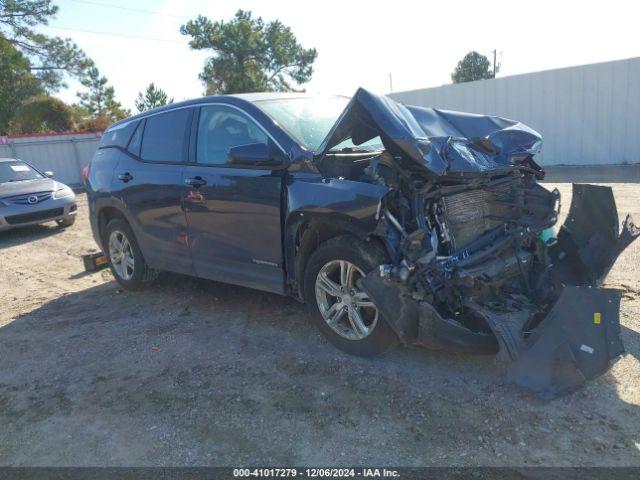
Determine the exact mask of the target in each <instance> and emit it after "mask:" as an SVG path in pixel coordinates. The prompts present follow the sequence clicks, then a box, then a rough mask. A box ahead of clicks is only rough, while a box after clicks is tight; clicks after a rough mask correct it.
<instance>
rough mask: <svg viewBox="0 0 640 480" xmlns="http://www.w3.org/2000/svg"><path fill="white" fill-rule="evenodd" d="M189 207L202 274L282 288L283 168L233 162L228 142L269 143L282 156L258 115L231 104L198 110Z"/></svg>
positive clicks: (187, 174) (188, 173) (187, 175)
mask: <svg viewBox="0 0 640 480" xmlns="http://www.w3.org/2000/svg"><path fill="white" fill-rule="evenodd" d="M196 115H199V116H198V117H197V118H195V120H194V132H193V134H192V142H193V145H194V148H193V149H192V152H191V155H192V158H191V160H192V161H195V162H196V164H190V165H187V166H185V168H184V171H183V181H184V182H185V184H189V192H188V193H187V195H185V200H184V207H185V212H186V217H187V225H188V231H189V244H190V247H191V255H192V258H193V262H194V267H195V270H196V273H197V275H198V276H201V277H205V278H211V279H216V280H220V281H224V282H228V283H234V284H239V285H244V286H248V287H251V288H258V289H261V290H268V291H273V292H278V293H282V292H283V291H284V270H283V264H282V262H283V260H282V243H281V192H282V177H283V172H284V170H283V168H280V167H276V168H274V167H273V166H270V167H260V166H252V165H243V166H241V167H240V166H237V165H235V166H234V165H231V164H230V162H229V158H228V155H227V152H228V150H229V148H230V147H233V146H238V145H245V144H249V143H267V144H268V145H270V147H271V148H272V149H273V151H274V155H276V156H280V157H281V158H282V160H283V162H282V165H283V166H284V158H283V153H282V150H280V149H279V148H278V147H277V146H276V145H275V143H274V141H273V140H272V139H271V138H270V137H269V136H268V134H267V133H266V130H264V129H263V128H262V127H261V126H260V125H259V124H258V123H257V122H256V121H255V120H254V119H253V118H251V117H249V116H248V115H247V114H246V113H245V112H243V111H242V110H240V109H238V108H236V107H233V106H231V105H224V104H215V105H205V106H202V107H201V108H200V109H199V112H198V113H197V114H196Z"/></svg>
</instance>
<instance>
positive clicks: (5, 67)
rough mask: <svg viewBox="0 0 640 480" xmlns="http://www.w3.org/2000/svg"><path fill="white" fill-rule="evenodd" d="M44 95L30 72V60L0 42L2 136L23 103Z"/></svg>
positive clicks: (8, 44) (40, 85) (10, 46)
mask: <svg viewBox="0 0 640 480" xmlns="http://www.w3.org/2000/svg"><path fill="white" fill-rule="evenodd" d="M43 93H44V89H43V88H42V82H41V81H40V79H39V78H38V77H36V76H34V75H33V74H32V73H31V72H30V71H29V60H28V59H27V58H25V57H24V55H22V54H21V53H20V52H19V51H17V50H16V49H15V48H14V47H13V45H11V44H10V43H9V42H6V41H2V40H0V134H3V133H7V128H8V125H9V121H10V120H11V119H12V118H13V116H14V113H15V111H16V109H17V108H18V107H19V106H20V105H22V103H23V102H25V101H26V100H27V99H28V98H29V97H32V96H34V95H41V94H43Z"/></svg>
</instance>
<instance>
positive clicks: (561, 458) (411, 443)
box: [0, 275, 640, 466]
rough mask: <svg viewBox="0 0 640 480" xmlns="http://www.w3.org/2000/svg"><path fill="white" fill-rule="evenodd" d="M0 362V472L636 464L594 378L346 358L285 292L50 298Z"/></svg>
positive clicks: (186, 286)
mask: <svg viewBox="0 0 640 480" xmlns="http://www.w3.org/2000/svg"><path fill="white" fill-rule="evenodd" d="M637 335H638V334H637V332H633V331H630V330H625V332H624V336H625V337H626V338H625V340H627V344H630V345H633V346H634V347H633V349H634V350H633V351H632V352H631V353H632V355H634V356H636V357H637V356H638V353H639V352H638V350H637V348H638V347H637V346H638V342H637V341H635V340H634V341H631V342H629V341H628V340H629V338H628V337H629V336H636V337H637ZM0 351H1V352H2V359H3V360H2V362H1V363H0V464H1V465H238V464H253V465H255V464H270V465H273V464H283V465H293V464H297V465H299V464H311V465H335V464H345V465H354V464H355V465H367V464H377V465H380V464H391V465H414V466H420V465H451V464H454V465H540V464H544V465H630V464H634V465H640V456H639V455H638V451H637V447H636V444H637V442H639V441H640V438H639V437H640V433H639V432H640V428H638V426H639V425H640V421H639V412H638V407H637V406H636V405H632V404H628V403H626V402H625V401H624V400H623V399H622V398H621V397H620V395H619V393H618V391H617V389H616V384H615V380H614V378H613V376H612V375H607V376H605V377H602V378H600V379H598V380H596V381H594V382H591V384H589V385H588V387H587V388H585V389H583V390H581V391H579V392H577V393H575V394H573V395H570V396H568V397H565V398H562V399H559V400H556V401H553V402H542V401H540V400H538V399H536V398H534V397H532V396H530V395H529V394H528V393H526V392H523V391H521V390H519V389H518V388H517V387H515V386H513V385H510V384H508V383H507V382H506V381H505V380H504V376H503V375H502V372H501V371H500V370H499V369H498V368H497V367H496V366H494V365H493V362H492V359H491V358H490V357H482V356H459V355H452V354H447V353H441V352H428V351H422V350H412V349H399V350H397V351H394V352H392V353H391V354H389V355H387V356H385V357H384V358H380V359H373V360H367V359H361V358H355V357H351V356H348V355H345V354H342V353H341V352H339V351H337V350H335V349H334V348H333V347H332V346H331V345H329V344H327V343H326V342H325V341H324V340H323V339H322V338H321V337H320V336H319V334H317V333H316V331H315V329H314V328H313V327H312V326H311V325H310V323H309V321H308V318H307V316H306V313H305V310H304V308H303V306H302V305H300V304H298V303H297V302H296V301H294V300H292V299H289V298H285V297H280V296H276V295H271V294H268V293H262V292H257V291H253V290H247V289H244V288H239V287H234V286H229V285H222V284H218V283H215V282H209V281H204V280H197V279H190V278H186V277H181V276H177V275H166V276H164V277H162V279H161V280H160V282H159V284H158V285H156V286H155V287H154V288H150V289H148V290H145V291H142V292H135V293H129V292H123V291H121V290H120V289H119V288H118V286H117V285H116V284H115V283H113V282H111V283H107V284H102V285H100V286H96V287H94V288H90V289H87V290H83V291H80V292H77V293H72V294H68V295H65V296H63V297H61V298H59V299H56V300H54V301H51V302H49V303H47V304H45V305H43V306H42V307H41V308H39V309H37V310H34V311H32V312H30V313H28V314H26V315H23V316H21V317H19V318H17V319H15V320H14V321H13V322H12V323H10V324H8V325H6V326H5V327H3V328H1V329H0ZM625 361H626V360H625Z"/></svg>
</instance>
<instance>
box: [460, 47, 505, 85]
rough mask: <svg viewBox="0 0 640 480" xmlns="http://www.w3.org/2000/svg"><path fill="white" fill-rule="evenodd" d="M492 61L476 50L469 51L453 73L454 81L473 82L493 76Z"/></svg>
mask: <svg viewBox="0 0 640 480" xmlns="http://www.w3.org/2000/svg"><path fill="white" fill-rule="evenodd" d="M493 76H494V75H493V70H492V69H491V62H489V59H488V58H487V57H485V56H484V55H481V54H479V53H478V52H476V51H472V52H469V53H467V54H466V55H465V56H464V58H463V59H462V60H460V61H459V62H458V65H457V66H456V69H455V70H454V71H453V73H452V74H451V80H452V81H453V83H462V82H473V81H475V80H482V79H485V78H493Z"/></svg>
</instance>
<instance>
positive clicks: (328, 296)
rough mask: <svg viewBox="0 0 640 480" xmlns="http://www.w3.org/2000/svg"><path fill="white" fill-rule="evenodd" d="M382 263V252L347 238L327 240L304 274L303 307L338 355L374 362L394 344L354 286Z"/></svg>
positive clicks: (390, 331) (389, 331)
mask: <svg viewBox="0 0 640 480" xmlns="http://www.w3.org/2000/svg"><path fill="white" fill-rule="evenodd" d="M386 261H387V256H386V253H385V252H384V251H383V250H382V249H381V248H380V247H378V246H377V245H375V244H374V243H372V242H363V241H361V240H359V239H358V238H356V237H354V236H351V235H344V236H340V237H335V238H332V239H329V240H327V241H326V242H324V243H323V244H321V245H320V246H319V247H318V248H317V250H316V251H315V252H313V254H312V255H311V257H310V258H309V261H308V262H307V267H306V269H305V275H304V293H305V301H306V304H307V307H308V308H309V311H310V313H311V316H312V318H313V320H314V323H315V324H316V326H317V327H318V329H319V330H320V332H321V333H322V334H323V335H324V336H325V337H326V338H327V340H329V341H330V342H331V343H332V344H333V345H335V346H336V347H338V348H339V349H340V350H343V351H345V352H347V353H350V354H352V355H358V356H362V357H373V356H378V355H382V354H383V353H385V352H387V351H388V350H390V349H391V348H393V347H394V346H395V345H396V344H397V343H398V337H397V336H396V334H395V333H394V331H393V329H392V328H391V327H390V326H389V325H388V324H387V322H386V321H385V320H384V319H383V318H382V315H380V313H379V312H378V310H377V309H376V308H375V306H374V305H373V303H372V302H371V300H370V299H369V298H368V296H367V295H366V294H365V293H364V292H363V291H361V290H360V289H359V287H357V285H356V283H357V279H358V278H360V277H363V276H365V275H366V274H368V273H369V272H371V271H372V270H374V269H376V268H378V266H379V265H380V264H382V263H386ZM344 272H346V274H345V273H344ZM321 274H322V275H321ZM350 275H351V278H353V279H354V280H353V281H351V282H350V281H349V278H350Z"/></svg>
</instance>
